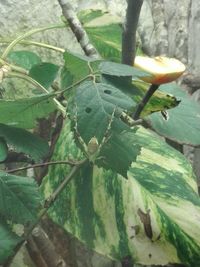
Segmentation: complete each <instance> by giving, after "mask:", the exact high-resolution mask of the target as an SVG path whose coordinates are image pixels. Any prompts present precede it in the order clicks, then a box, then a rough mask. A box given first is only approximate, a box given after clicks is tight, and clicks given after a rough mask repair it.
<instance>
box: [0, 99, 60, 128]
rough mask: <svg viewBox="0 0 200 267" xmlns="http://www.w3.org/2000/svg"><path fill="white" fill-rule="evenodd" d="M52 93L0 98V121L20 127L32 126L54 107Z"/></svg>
mask: <svg viewBox="0 0 200 267" xmlns="http://www.w3.org/2000/svg"><path fill="white" fill-rule="evenodd" d="M53 97H54V95H53V94H48V95H47V94H46V95H39V96H34V97H29V98H23V99H17V100H2V99H0V123H3V124H7V125H13V126H17V127H20V128H29V129H30V128H34V127H35V125H36V122H37V120H38V119H40V118H43V117H46V116H47V115H48V114H49V113H51V112H53V111H54V110H55V109H56V106H55V104H54V102H53Z"/></svg>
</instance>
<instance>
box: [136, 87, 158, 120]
mask: <svg viewBox="0 0 200 267" xmlns="http://www.w3.org/2000/svg"><path fill="white" fill-rule="evenodd" d="M158 87H159V85H157V84H152V85H151V86H150V87H149V89H148V91H147V92H146V94H145V95H144V97H143V99H142V100H141V101H140V103H139V104H138V106H137V108H136V110H135V112H134V114H133V119H134V120H138V119H139V117H140V114H141V113H142V111H143V109H144V108H145V106H146V104H147V103H148V101H149V99H150V98H151V96H152V95H153V93H154V92H155V91H156V90H157V89H158Z"/></svg>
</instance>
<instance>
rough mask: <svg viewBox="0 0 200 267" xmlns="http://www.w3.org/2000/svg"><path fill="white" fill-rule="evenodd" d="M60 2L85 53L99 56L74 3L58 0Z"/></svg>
mask: <svg viewBox="0 0 200 267" xmlns="http://www.w3.org/2000/svg"><path fill="white" fill-rule="evenodd" d="M58 2H59V4H60V6H61V9H62V13H63V16H64V17H65V19H66V20H67V22H68V23H69V26H70V28H71V30H72V32H73V33H74V35H75V36H76V39H77V41H78V42H79V44H80V46H81V48H82V49H83V51H84V52H85V54H86V55H87V56H90V57H95V58H96V57H98V52H97V50H96V49H95V47H94V46H93V45H92V44H91V43H90V41H89V38H88V35H87V33H86V31H85V30H84V29H83V27H82V25H81V23H80V21H79V19H78V17H77V15H76V13H75V12H74V9H73V7H72V5H71V4H70V3H69V1H68V0H58Z"/></svg>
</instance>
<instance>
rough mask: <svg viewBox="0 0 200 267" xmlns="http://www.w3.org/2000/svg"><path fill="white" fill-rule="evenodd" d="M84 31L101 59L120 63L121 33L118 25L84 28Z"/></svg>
mask: <svg viewBox="0 0 200 267" xmlns="http://www.w3.org/2000/svg"><path fill="white" fill-rule="evenodd" d="M85 30H86V32H87V34H88V35H89V38H90V40H91V42H92V43H93V45H94V46H95V47H96V48H97V50H98V52H99V54H100V55H101V57H102V58H104V59H108V60H111V61H115V62H120V58H121V33H122V31H121V28H120V26H119V25H118V24H110V25H105V26H101V27H85Z"/></svg>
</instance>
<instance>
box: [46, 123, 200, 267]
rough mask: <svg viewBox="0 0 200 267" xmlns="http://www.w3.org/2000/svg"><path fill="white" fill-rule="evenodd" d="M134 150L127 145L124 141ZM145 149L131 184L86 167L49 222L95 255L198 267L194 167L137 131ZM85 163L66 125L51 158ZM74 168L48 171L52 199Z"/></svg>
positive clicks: (130, 174)
mask: <svg viewBox="0 0 200 267" xmlns="http://www.w3.org/2000/svg"><path fill="white" fill-rule="evenodd" d="M124 138H125V142H126V143H127V144H129V145H131V143H129V139H127V137H126V136H125V137H124ZM135 138H136V140H135V143H136V144H139V145H140V146H142V147H143V148H142V150H141V154H140V155H139V156H138V158H137V161H136V162H135V161H133V163H132V166H131V168H130V169H129V171H128V174H127V175H128V179H127V180H126V179H124V178H123V177H122V176H120V175H118V174H117V173H116V172H113V171H111V170H107V171H106V170H104V169H103V168H98V167H97V166H92V165H91V164H88V165H84V166H83V168H81V170H80V172H79V173H78V174H77V175H76V176H75V177H74V179H72V180H71V181H70V184H68V186H67V187H66V188H65V189H64V191H63V192H62V194H61V195H60V196H59V197H58V199H57V200H56V202H55V203H54V206H53V207H52V208H51V209H50V211H49V215H50V217H51V218H52V219H53V221H54V222H56V223H57V224H59V225H60V226H62V227H63V228H64V229H65V230H67V231H68V232H69V233H71V234H72V235H74V236H76V237H77V238H78V239H79V240H81V241H82V242H84V243H85V244H86V245H87V246H88V247H90V248H91V249H93V250H95V251H97V252H99V253H101V254H103V255H104V256H108V257H110V258H113V259H115V260H119V261H121V260H122V258H124V257H126V256H131V257H132V258H133V260H134V263H135V264H137V263H138V264H143V265H167V264H168V263H183V264H186V265H187V266H191V267H193V266H199V265H200V255H199V251H200V224H199V220H200V199H199V196H198V193H197V185H196V180H195V177H194V175H193V172H192V168H191V166H190V165H189V164H188V162H187V161H186V159H185V158H184V156H183V155H182V154H180V153H179V152H177V151H176V150H174V149H173V148H171V147H170V146H168V145H167V144H165V143H164V142H163V141H162V140H160V139H159V138H158V136H155V135H154V134H152V133H150V132H149V131H147V130H146V129H144V128H143V127H140V128H139V129H138V130H137V131H136V133H135ZM69 155H70V157H73V158H77V159H79V158H80V150H79V149H77V147H76V145H75V143H74V140H73V135H72V134H71V132H70V129H69V125H66V126H65V127H64V128H63V131H62V133H61V135H60V137H59V139H58V143H57V145H56V147H55V154H54V157H53V159H54V160H58V159H64V158H66V157H68V156H69ZM69 171H70V167H69V166H56V167H51V168H50V172H49V174H48V176H47V177H45V179H44V180H43V185H42V191H43V193H44V195H45V197H48V196H49V195H50V194H51V193H52V192H53V191H54V190H55V188H57V187H58V185H59V184H60V183H61V181H62V179H63V177H65V176H66V173H68V172H69Z"/></svg>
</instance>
